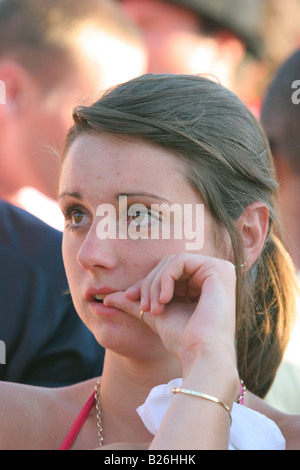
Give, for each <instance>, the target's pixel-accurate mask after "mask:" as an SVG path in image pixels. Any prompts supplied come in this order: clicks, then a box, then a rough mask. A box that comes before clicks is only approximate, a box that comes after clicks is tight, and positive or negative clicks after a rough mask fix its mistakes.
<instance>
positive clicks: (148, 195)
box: [116, 192, 171, 204]
mask: <svg viewBox="0 0 300 470" xmlns="http://www.w3.org/2000/svg"><path fill="white" fill-rule="evenodd" d="M122 196H127V197H136V196H139V197H141V196H143V197H150V198H153V199H158V200H159V201H165V202H168V203H169V204H171V202H170V201H168V199H166V198H164V197H161V196H157V195H156V194H153V193H147V192H141V193H140V192H136V193H120V194H118V195H117V196H116V199H117V198H119V197H122Z"/></svg>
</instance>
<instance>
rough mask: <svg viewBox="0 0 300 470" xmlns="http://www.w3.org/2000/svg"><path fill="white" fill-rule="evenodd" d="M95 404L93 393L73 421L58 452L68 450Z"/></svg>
mask: <svg viewBox="0 0 300 470" xmlns="http://www.w3.org/2000/svg"><path fill="white" fill-rule="evenodd" d="M94 404H95V392H93V394H92V395H91V396H90V398H89V399H88V401H87V402H86V404H85V405H84V407H83V408H82V410H81V411H80V413H79V415H78V416H77V418H76V420H75V421H74V423H73V425H72V427H71V429H70V431H69V432H68V434H67V436H66V437H65V439H64V442H63V443H62V445H61V446H60V448H59V450H70V448H71V446H72V444H73V442H74V441H75V439H76V437H77V435H78V433H79V431H80V429H81V428H82V426H83V425H84V423H85V421H86V420H87V418H88V416H89V414H90V412H91V410H92V409H93V406H94Z"/></svg>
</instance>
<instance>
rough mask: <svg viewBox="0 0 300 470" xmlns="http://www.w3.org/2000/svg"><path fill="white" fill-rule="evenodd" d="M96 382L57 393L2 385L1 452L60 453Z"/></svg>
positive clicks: (66, 388)
mask: <svg viewBox="0 0 300 470" xmlns="http://www.w3.org/2000/svg"><path fill="white" fill-rule="evenodd" d="M94 382H95V380H94V379H93V380H88V381H86V382H83V383H81V384H77V385H72V386H69V387H64V388H57V389H50V388H43V387H34V386H28V385H22V384H15V383H9V382H0V422H1V428H0V449H1V450H39V449H40V450H55V449H59V447H60V445H61V443H62V441H63V439H64V437H65V435H66V434H67V432H68V431H69V429H70V427H71V425H72V423H73V421H74V419H75V418H76V416H77V414H78V412H79V411H80V409H81V407H82V406H83V405H84V404H85V402H86V400H87V399H88V398H89V396H90V394H91V392H92V391H93V385H94Z"/></svg>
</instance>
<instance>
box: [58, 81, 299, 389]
mask: <svg viewBox="0 0 300 470" xmlns="http://www.w3.org/2000/svg"><path fill="white" fill-rule="evenodd" d="M73 118H74V126H73V127H72V128H71V129H70V131H69V134H68V136H67V140H66V146H65V152H67V150H68V148H69V147H70V145H71V144H72V142H73V141H74V139H75V138H76V137H77V136H78V135H79V134H80V133H82V132H85V133H86V132H87V133H110V134H123V135H128V136H134V137H136V138H140V139H143V140H145V141H149V142H152V143H154V144H157V145H159V146H160V147H163V148H165V149H167V150H169V151H170V152H172V153H173V154H174V155H176V157H178V158H180V159H181V160H182V161H183V162H184V164H185V168H186V178H187V181H188V182H189V183H190V184H191V185H192V186H193V187H194V188H195V189H196V190H197V191H198V193H199V195H200V196H201V199H202V200H203V202H204V204H206V206H207V208H208V209H209V211H210V213H211V215H212V217H213V218H214V220H215V222H216V226H220V225H221V226H223V227H225V228H226V229H227V231H228V233H229V235H230V238H231V243H232V247H233V252H234V258H235V264H236V266H237V289H236V297H237V298H236V301H237V302H236V305H237V307H236V318H237V330H236V341H237V356H238V368H239V373H240V376H241V377H242V378H243V379H244V381H245V383H246V385H247V387H248V389H250V390H251V391H253V392H254V393H256V394H257V395H259V396H261V397H263V396H265V394H266V393H267V391H268V390H269V388H270V386H271V384H272V381H273V379H274V377H275V374H276V371H277V368H278V366H279V364H280V362H281V359H282V356H283V353H284V350H285V348H286V345H287V341H288V339H289V335H290V328H291V325H292V323H293V320H294V315H295V273H294V268H293V265H292V263H291V260H290V258H289V256H288V254H287V253H286V251H285V249H284V248H283V245H282V243H281V242H280V241H279V233H280V231H279V227H280V223H279V219H278V214H277V210H276V201H277V192H278V184H277V182H276V180H275V172H274V167H273V160H272V156H271V153H270V149H269V145H268V142H267V140H266V138H265V135H264V132H263V130H262V128H261V126H260V125H259V123H258V122H257V120H256V119H255V118H254V117H253V115H252V114H251V113H250V112H249V111H248V109H247V108H246V107H245V106H244V104H243V103H242V102H241V101H240V100H239V99H238V98H237V96H236V95H234V94H233V93H231V92H230V91H228V90H227V89H225V88H224V87H222V86H221V85H220V84H218V83H215V82H214V81H211V80H208V79H206V78H204V77H199V76H187V75H145V76H142V77H140V78H137V79H134V80H131V81H129V82H127V83H125V84H122V85H120V86H118V87H115V88H113V89H112V90H109V91H108V92H106V93H105V94H104V95H103V96H102V97H101V98H100V99H99V100H98V101H97V102H96V103H94V104H93V105H92V106H89V107H79V108H77V109H76V110H75V111H74V115H73ZM176 157H175V158H176ZM255 201H261V202H263V203H264V204H266V205H267V207H268V209H269V230H268V234H267V237H266V241H265V244H264V247H263V250H262V252H261V255H260V256H259V258H258V259H257V261H256V263H255V264H254V265H253V266H252V267H251V269H249V270H248V271H247V272H243V270H242V269H240V265H241V264H242V263H243V262H244V254H243V245H242V241H241V237H240V234H239V231H238V229H237V227H236V223H235V222H236V220H237V219H238V218H239V216H240V215H241V214H242V212H243V211H244V209H245V208H246V207H247V206H248V205H249V204H251V203H253V202H255Z"/></svg>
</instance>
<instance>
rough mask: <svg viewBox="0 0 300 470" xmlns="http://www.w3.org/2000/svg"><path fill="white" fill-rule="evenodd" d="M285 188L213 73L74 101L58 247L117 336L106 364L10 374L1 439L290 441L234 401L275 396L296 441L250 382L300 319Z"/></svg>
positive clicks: (75, 289)
mask: <svg viewBox="0 0 300 470" xmlns="http://www.w3.org/2000/svg"><path fill="white" fill-rule="evenodd" d="M276 196H277V183H276V181H275V179H274V169H273V166H272V158H271V155H270V151H269V147H268V144H267V141H266V139H265V137H264V134H263V132H262V130H261V128H260V126H259V125H258V123H257V122H256V120H255V119H254V118H253V116H252V115H251V114H250V113H249V112H248V110H247V109H246V107H245V106H244V105H243V104H242V103H241V102H240V101H239V99H238V98H237V97H236V96H235V95H234V94H232V93H231V92H229V91H228V90H226V89H225V88H223V87H222V86H221V85H219V84H216V83H215V82H213V81H210V80H207V79H205V78H201V77H196V76H175V75H174V76H168V75H162V76H155V75H148V76H144V77H140V78H138V79H135V80H132V81H130V82H128V83H126V84H124V85H121V86H119V87H116V88H115V89H113V90H112V91H110V92H108V93H106V94H105V95H104V96H103V97H102V98H101V99H100V100H99V101H97V102H96V103H95V104H93V105H92V106H90V107H80V108H78V109H77V110H76V111H75V112H74V126H73V127H72V128H71V129H70V132H69V134H68V137H67V141H66V148H65V152H64V158H63V163H62V169H61V175H60V182H59V200H60V206H61V209H62V212H63V214H64V216H65V220H66V223H65V231H64V238H63V256H64V263H65V268H66V272H67V277H68V282H69V286H70V291H71V294H72V298H73V301H74V305H75V308H76V310H77V312H78V314H79V316H80V317H81V319H82V321H83V322H84V323H85V324H86V325H87V327H88V328H89V329H90V330H91V331H92V332H93V334H94V336H95V337H96V339H97V341H98V342H99V343H100V344H101V345H102V346H104V347H105V348H106V356H105V362H104V370H103V375H102V377H101V379H100V380H99V381H97V384H96V381H88V382H84V383H81V384H78V385H76V386H72V387H67V388H63V389H57V390H55V391H53V390H47V389H38V388H31V387H29V388H28V387H24V386H21V385H13V384H2V385H1V387H2V391H1V395H0V400H1V404H6V406H5V407H3V406H1V407H0V410H1V411H0V418H1V423H5V426H4V428H3V429H5V431H4V430H3V431H2V430H1V431H0V443H1V442H2V447H3V448H52V449H55V448H61V449H66V448H73V449H92V448H97V447H99V446H100V447H102V448H103V449H105V448H106V449H109V448H119V449H120V448H132V449H134V448H150V449H226V448H229V449H251V448H261V449H282V448H284V447H285V439H284V437H283V435H282V434H281V432H280V430H279V428H278V427H277V426H276V424H275V423H274V422H273V421H271V420H270V419H268V418H266V417H265V416H263V415H262V414H259V413H257V412H255V411H253V410H251V409H249V408H248V407H246V406H243V405H242V404H237V403H236V402H237V401H239V402H243V401H245V404H246V405H249V406H251V407H253V408H256V409H258V408H259V409H261V410H266V412H267V413H268V414H269V416H270V417H271V418H273V417H274V418H275V419H276V420H277V422H278V424H279V425H280V426H281V425H282V432H283V433H284V434H285V437H286V438H287V439H288V447H292V446H293V445H294V441H293V439H294V436H295V433H294V431H295V430H297V424H296V425H295V427H293V428H291V423H293V425H294V421H290V423H289V425H288V426H289V428H288V427H287V422H288V421H287V417H286V416H284V415H281V414H279V413H277V414H276V413H275V411H273V410H267V408H266V407H265V406H264V405H261V404H260V403H258V404H257V402H256V401H255V398H253V397H252V395H251V393H247V395H246V397H245V398H244V397H243V395H244V388H243V386H242V385H241V379H242V380H243V381H244V383H245V384H246V386H247V388H248V389H249V390H250V391H251V392H254V393H255V394H257V395H258V396H260V397H263V396H264V395H265V394H266V392H267V391H268V389H269V387H270V385H271V384H272V381H273V379H274V376H275V373H276V370H277V367H278V365H279V363H280V361H281V358H282V354H283V352H284V349H285V346H286V344H287V341H288V337H289V331H290V326H291V324H292V321H293V317H294V289H295V284H294V272H293V267H292V265H291V263H290V260H289V257H288V256H287V254H286V252H285V250H284V248H283V247H282V245H281V243H280V241H279V239H278V238H277V235H278V233H279V227H278V218H277V214H276ZM199 234H200V235H199ZM95 387H96V392H94V388H95ZM89 397H90V398H89ZM85 402H86V404H85V406H84V407H83V408H82V406H83V405H84V403H85ZM81 408H82V410H81V412H80V413H79V411H80V409H81ZM13 409H14V410H15V412H13ZM78 413H79V416H78V419H76V420H75V424H74V426H73V427H72V428H71V430H69V428H70V427H71V424H72V422H73V421H74V419H75V418H76V416H77V415H78ZM45 423H47V425H46V426H45ZM291 429H293V433H291V431H290V430H291ZM291 435H293V437H292V438H290V436H291ZM65 436H66V439H65V440H64V438H65ZM63 441H64V442H63ZM62 442H63V444H62ZM61 444H62V445H61Z"/></svg>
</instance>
